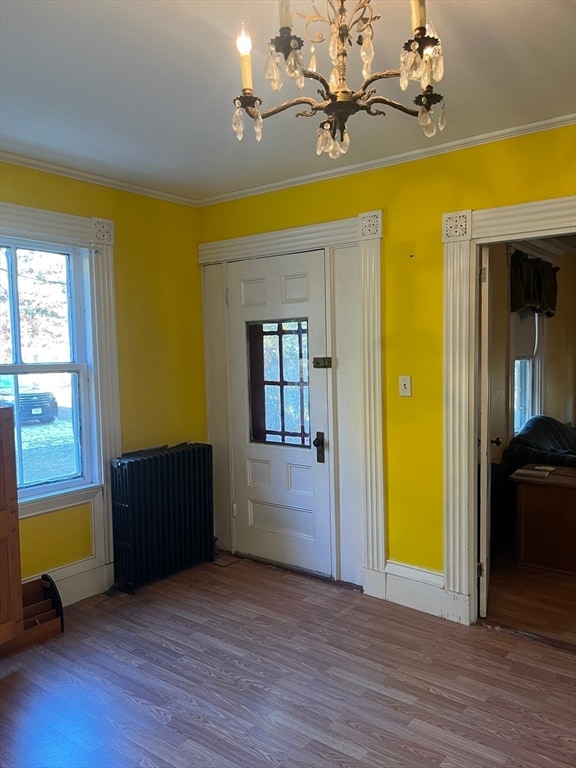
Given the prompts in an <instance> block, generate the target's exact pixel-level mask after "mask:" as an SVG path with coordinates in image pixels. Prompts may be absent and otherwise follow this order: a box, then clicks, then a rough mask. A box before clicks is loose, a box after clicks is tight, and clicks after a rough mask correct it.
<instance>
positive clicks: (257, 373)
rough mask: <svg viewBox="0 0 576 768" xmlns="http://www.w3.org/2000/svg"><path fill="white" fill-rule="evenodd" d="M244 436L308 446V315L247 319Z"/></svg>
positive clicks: (255, 440) (259, 440)
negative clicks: (247, 403) (247, 411)
mask: <svg viewBox="0 0 576 768" xmlns="http://www.w3.org/2000/svg"><path fill="white" fill-rule="evenodd" d="M247 340H248V360H249V374H250V381H249V392H250V417H251V424H250V439H251V440H252V442H258V443H285V444H290V445H300V446H305V447H310V410H309V402H310V398H309V390H308V321H307V320H306V319H301V320H284V321H281V320H279V321H273V320H269V321H267V322H265V323H248V324H247Z"/></svg>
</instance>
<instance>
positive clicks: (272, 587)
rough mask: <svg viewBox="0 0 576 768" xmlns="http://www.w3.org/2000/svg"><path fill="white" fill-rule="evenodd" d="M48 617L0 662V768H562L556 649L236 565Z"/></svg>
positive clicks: (567, 677)
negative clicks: (28, 643) (57, 629)
mask: <svg viewBox="0 0 576 768" xmlns="http://www.w3.org/2000/svg"><path fill="white" fill-rule="evenodd" d="M66 614H67V615H66V631H65V633H64V634H62V635H59V636H57V637H55V638H52V639H50V640H49V641H47V642H46V643H44V644H42V645H39V646H34V647H32V648H29V649H26V650H24V651H22V652H20V653H17V654H14V655H13V656H9V657H6V658H4V659H2V660H1V661H0V697H1V698H0V703H1V708H0V727H1V736H2V739H0V765H1V766H2V768H135V766H140V767H141V768H574V765H576V744H575V740H574V734H575V732H576V655H574V654H572V653H570V652H568V651H567V650H565V649H563V648H555V647H551V646H547V645H544V644H542V643H537V642H534V641H532V640H529V639H526V638H524V637H519V636H514V635H511V634H508V633H505V632H495V631H494V630H491V629H488V628H486V627H481V626H475V627H464V626H460V625H456V624H453V623H451V622H447V621H443V620H441V619H438V618H436V617H434V616H427V615H423V614H421V613H418V612H415V611H412V610H410V609H407V608H403V607H401V606H396V605H393V604H390V603H385V602H383V601H380V600H376V599H374V598H369V597H366V596H364V595H362V594H361V593H360V592H358V591H354V590H348V589H343V588H341V587H339V586H337V585H335V584H332V583H330V582H327V581H322V580H318V579H314V578H311V577H308V576H304V575H301V574H296V573H291V572H289V571H284V570H281V569H278V568H273V567H270V566H265V565H262V564H258V563H251V562H249V561H246V560H237V561H235V562H232V563H230V565H229V566H228V567H226V568H220V567H218V566H216V565H215V564H213V563H206V564H203V565H200V566H197V567H195V568H193V569H190V570H189V571H184V572H182V573H179V574H176V575H174V576H172V577H170V578H168V579H165V580H163V581H160V582H156V583H155V584H151V585H149V586H147V587H143V588H141V589H140V590H139V591H138V592H137V593H136V594H135V595H125V594H117V595H114V596H109V595H99V596H96V597H94V598H90V599H89V600H86V601H83V602H82V603H79V604H77V605H75V606H71V607H69V608H68V609H67V610H66ZM5 734H7V737H5Z"/></svg>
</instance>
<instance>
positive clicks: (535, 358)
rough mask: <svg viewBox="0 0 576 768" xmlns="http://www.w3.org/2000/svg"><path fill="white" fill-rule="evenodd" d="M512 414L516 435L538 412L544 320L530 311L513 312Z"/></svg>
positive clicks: (541, 384)
mask: <svg viewBox="0 0 576 768" xmlns="http://www.w3.org/2000/svg"><path fill="white" fill-rule="evenodd" d="M510 328H511V337H512V338H511V349H512V362H513V365H512V368H511V374H512V387H511V389H512V393H513V403H512V406H513V407H512V414H513V429H514V434H515V435H516V434H517V433H518V432H519V431H520V430H521V429H522V426H523V425H524V424H525V422H526V421H527V420H528V419H529V418H531V417H532V416H535V415H536V414H537V413H540V412H541V409H542V403H543V400H544V393H543V376H542V371H543V354H544V347H545V334H544V330H545V329H544V319H543V317H542V315H539V314H536V313H534V312H532V311H531V310H522V311H521V312H514V313H512V322H511V326H510Z"/></svg>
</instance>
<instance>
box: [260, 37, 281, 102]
mask: <svg viewBox="0 0 576 768" xmlns="http://www.w3.org/2000/svg"><path fill="white" fill-rule="evenodd" d="M268 51H269V55H268V58H267V59H266V67H265V69H264V76H265V77H266V80H269V82H270V86H271V87H272V90H273V91H279V90H280V89H281V88H282V70H281V69H280V66H279V60H280V57H279V55H278V54H277V53H276V48H275V47H274V46H273V45H270V46H268Z"/></svg>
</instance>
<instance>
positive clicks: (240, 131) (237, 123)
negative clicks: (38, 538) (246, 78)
mask: <svg viewBox="0 0 576 768" xmlns="http://www.w3.org/2000/svg"><path fill="white" fill-rule="evenodd" d="M236 104H237V106H236V109H235V110H234V117H233V118H232V129H233V130H234V133H235V134H236V138H237V139H238V141H242V136H243V135H244V117H243V115H242V109H241V108H240V105H239V104H238V102H236Z"/></svg>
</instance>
